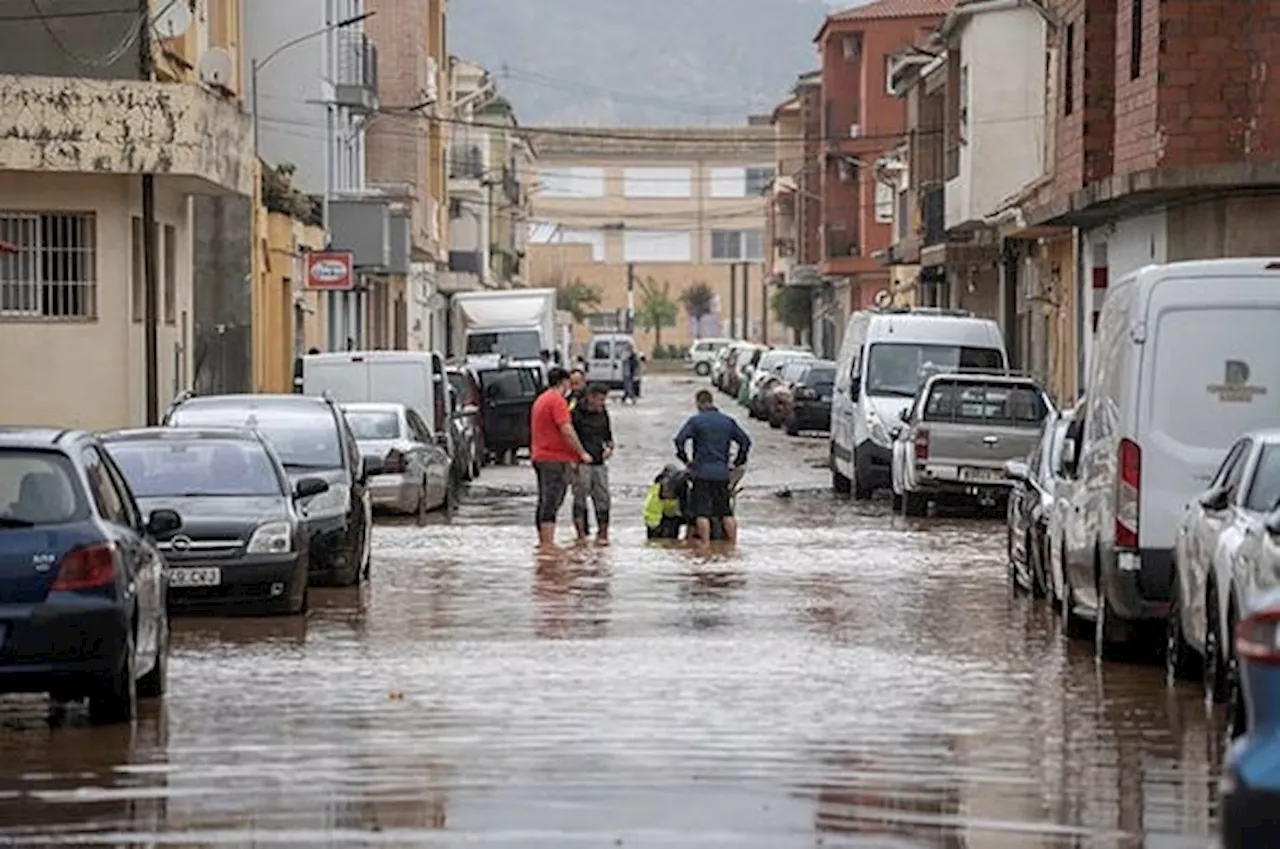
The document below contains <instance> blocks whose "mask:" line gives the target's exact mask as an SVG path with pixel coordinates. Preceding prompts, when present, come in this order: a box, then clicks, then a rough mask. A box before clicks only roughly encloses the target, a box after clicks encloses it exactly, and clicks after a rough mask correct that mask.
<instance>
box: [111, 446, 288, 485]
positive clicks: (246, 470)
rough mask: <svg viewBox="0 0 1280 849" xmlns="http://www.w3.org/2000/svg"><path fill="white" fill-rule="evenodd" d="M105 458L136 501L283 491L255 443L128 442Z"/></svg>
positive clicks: (267, 461) (114, 449) (115, 448)
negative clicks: (117, 468)
mask: <svg viewBox="0 0 1280 849" xmlns="http://www.w3.org/2000/svg"><path fill="white" fill-rule="evenodd" d="M107 453H108V454H110V456H111V458H112V459H113V460H115V461H116V465H117V466H119V467H120V470H121V471H122V472H123V473H124V477H125V480H126V481H128V483H129V488H130V489H132V490H133V494H134V496H135V497H137V498H166V497H171V496H175V495H192V496H195V495H200V496H212V497H229V496H240V497H267V496H280V495H283V494H284V493H285V492H286V489H285V487H284V485H283V484H282V482H281V481H280V478H279V477H278V476H277V475H276V468H275V464H274V463H273V462H272V460H271V457H270V455H268V454H267V452H266V451H265V450H264V449H263V447H262V445H261V444H259V443H257V442H250V441H247V440H239V441H233V440H229V439H201V440H173V439H163V440H154V441H152V440H145V441H144V440H129V441H125V442H115V443H112V444H111V445H110V446H109V447H108V449H107Z"/></svg>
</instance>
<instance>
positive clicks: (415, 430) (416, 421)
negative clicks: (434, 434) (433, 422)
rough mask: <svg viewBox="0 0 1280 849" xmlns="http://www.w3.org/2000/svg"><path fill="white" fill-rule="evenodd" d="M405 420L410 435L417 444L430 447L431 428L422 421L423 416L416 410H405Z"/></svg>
mask: <svg viewBox="0 0 1280 849" xmlns="http://www.w3.org/2000/svg"><path fill="white" fill-rule="evenodd" d="M404 417H405V420H406V421H407V422H408V424H409V434H410V435H411V436H412V437H413V440H414V441H415V442H418V443H421V444H422V445H430V444H431V442H432V440H431V428H429V427H427V423H426V422H424V421H423V420H422V416H420V415H418V414H417V412H415V411H414V410H405V412H404Z"/></svg>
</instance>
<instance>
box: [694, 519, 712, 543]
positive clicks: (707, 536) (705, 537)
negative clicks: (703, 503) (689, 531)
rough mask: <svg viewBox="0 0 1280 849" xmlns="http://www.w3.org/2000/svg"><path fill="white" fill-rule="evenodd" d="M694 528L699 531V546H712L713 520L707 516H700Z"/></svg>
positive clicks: (695, 521)
mask: <svg viewBox="0 0 1280 849" xmlns="http://www.w3.org/2000/svg"><path fill="white" fill-rule="evenodd" d="M693 526H694V528H695V529H696V531H697V534H696V535H697V538H698V544H699V545H710V544H711V520H710V519H708V518H707V517H706V516H699V517H698V518H697V519H695V520H694V522H693Z"/></svg>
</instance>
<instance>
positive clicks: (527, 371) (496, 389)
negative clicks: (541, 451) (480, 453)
mask: <svg viewBox="0 0 1280 849" xmlns="http://www.w3.org/2000/svg"><path fill="white" fill-rule="evenodd" d="M476 376H477V377H478V378H479V381H480V392H481V397H482V399H483V401H482V403H483V406H482V407H481V415H482V416H483V418H484V435H485V447H486V448H488V450H489V456H490V457H491V458H492V459H493V460H494V461H495V462H505V461H506V460H508V459H510V460H512V461H514V460H515V458H516V455H517V453H518V452H520V451H523V450H526V449H528V448H529V414H530V412H531V411H532V410H533V402H534V401H535V400H536V399H537V397H538V393H540V392H541V391H542V389H543V384H542V376H541V373H540V372H539V371H538V370H537V369H534V368H529V367H527V366H522V365H506V364H502V363H495V364H492V365H479V366H477V367H476Z"/></svg>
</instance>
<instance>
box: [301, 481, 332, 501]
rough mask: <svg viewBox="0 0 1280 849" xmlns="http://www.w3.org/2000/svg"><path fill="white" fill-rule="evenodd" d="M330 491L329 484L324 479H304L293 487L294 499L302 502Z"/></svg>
mask: <svg viewBox="0 0 1280 849" xmlns="http://www.w3.org/2000/svg"><path fill="white" fill-rule="evenodd" d="M328 491H329V482H328V481H327V480H325V479H323V478H303V479H302V480H300V481H298V483H297V484H296V485H294V487H293V497H294V499H296V500H298V501H301V500H302V499H304V498H311V497H313V496H316V495H319V494H320V493H322V492H328Z"/></svg>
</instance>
